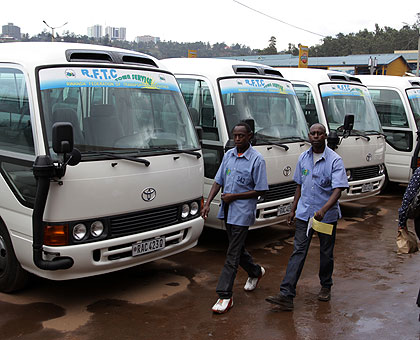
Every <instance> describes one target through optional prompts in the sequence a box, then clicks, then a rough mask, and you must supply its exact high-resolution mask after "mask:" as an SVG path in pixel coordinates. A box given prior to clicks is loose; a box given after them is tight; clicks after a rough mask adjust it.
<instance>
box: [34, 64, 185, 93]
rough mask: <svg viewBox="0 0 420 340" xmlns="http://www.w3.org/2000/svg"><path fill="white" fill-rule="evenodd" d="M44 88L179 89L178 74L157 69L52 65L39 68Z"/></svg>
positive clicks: (42, 88)
mask: <svg viewBox="0 0 420 340" xmlns="http://www.w3.org/2000/svg"><path fill="white" fill-rule="evenodd" d="M39 76H40V77H39V78H40V88H41V90H48V89H55V88H66V87H116V88H142V89H152V90H170V91H177V92H178V91H179V90H178V86H177V83H176V80H175V78H174V77H168V75H164V74H160V73H157V72H147V71H138V70H127V69H113V68H89V67H72V68H50V69H42V70H40V72H39Z"/></svg>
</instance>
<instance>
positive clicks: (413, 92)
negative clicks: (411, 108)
mask: <svg viewBox="0 0 420 340" xmlns="http://www.w3.org/2000/svg"><path fill="white" fill-rule="evenodd" d="M407 95H408V98H409V99H419V98H420V89H410V90H407Z"/></svg>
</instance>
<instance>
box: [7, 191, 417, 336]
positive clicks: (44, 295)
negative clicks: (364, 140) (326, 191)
mask: <svg viewBox="0 0 420 340" xmlns="http://www.w3.org/2000/svg"><path fill="white" fill-rule="evenodd" d="M403 192H404V188H403V187H397V186H395V187H392V188H391V189H390V190H388V192H387V193H386V194H383V195H380V196H376V197H372V198H367V199H364V200H362V201H356V202H353V203H346V204H343V205H342V212H343V219H342V220H340V221H339V224H338V232H337V241H336V248H335V270H334V276H333V279H334V286H333V289H332V299H331V301H330V302H319V301H318V300H317V293H318V291H319V280H318V276H317V273H318V263H319V243H318V239H317V237H316V236H315V237H314V238H313V241H312V244H311V248H310V251H309V254H308V258H307V261H306V264H305V267H304V270H303V273H302V276H301V279H300V281H299V283H298V287H297V297H296V299H295V309H294V311H293V312H281V311H278V310H276V309H275V308H273V307H272V306H271V305H269V304H268V303H267V302H265V301H264V298H265V297H266V296H268V295H272V294H276V293H277V292H278V289H279V285H280V282H281V279H282V277H283V275H284V273H285V268H286V264H287V261H288V258H289V256H290V254H291V251H292V242H293V229H292V228H290V227H288V226H286V225H277V226H274V227H269V228H264V229H260V230H255V231H251V232H250V233H249V236H248V245H247V247H248V250H249V251H250V252H251V253H252V255H253V256H254V259H255V260H256V261H257V262H258V263H260V264H261V265H263V266H264V267H265V268H266V269H267V273H266V275H265V276H264V278H263V279H262V280H261V282H260V285H259V286H258V288H257V289H256V290H255V291H254V292H251V293H248V292H245V291H244V290H243V285H244V283H245V281H246V274H245V272H244V271H243V270H239V272H238V276H237V279H236V281H235V287H234V307H233V308H232V310H231V311H229V313H227V314H224V315H213V314H212V312H211V306H212V305H213V303H214V302H215V301H216V299H217V295H216V293H215V286H216V283H217V279H218V275H219V273H220V270H221V268H222V265H223V261H224V252H225V248H226V245H227V239H226V236H225V234H224V232H223V231H217V230H205V232H204V233H203V234H202V236H201V238H200V241H199V245H198V246H196V247H195V248H193V249H191V250H189V251H187V252H184V253H181V254H178V255H175V256H172V257H170V258H166V259H164V260H160V261H156V262H153V263H149V264H146V265H143V266H139V267H136V268H132V269H130V270H125V271H121V272H116V273H113V274H108V275H103V276H98V277H93V278H87V279H80V280H73V281H66V282H53V281H47V280H43V279H36V280H34V282H33V283H32V286H30V287H29V288H27V289H26V290H24V291H21V292H19V293H16V294H13V295H6V294H0V310H1V313H0V338H1V339H3V340H5V339H17V338H19V339H44V340H45V339H79V340H85V339H86V340H87V339H103V340H106V339H113V340H114V339H144V340H150V339H161V340H163V339H191V340H199V339H223V340H224V339H232V340H234V339H241V340H247V339H264V340H270V339H419V336H420V322H419V321H418V317H419V312H420V309H419V308H418V307H417V306H416V304H415V302H416V297H417V294H418V290H419V286H420V283H419V274H418V260H419V256H420V255H419V253H416V254H412V255H397V253H396V244H395V238H396V233H397V217H398V207H399V205H400V203H401V198H402V194H403ZM410 223H411V224H410V227H411V229H412V221H410Z"/></svg>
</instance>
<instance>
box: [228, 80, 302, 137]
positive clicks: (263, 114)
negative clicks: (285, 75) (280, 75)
mask: <svg viewBox="0 0 420 340" xmlns="http://www.w3.org/2000/svg"><path fill="white" fill-rule="evenodd" d="M220 89H221V93H222V101H223V106H224V113H225V117H226V122H227V128H228V130H229V131H232V129H233V127H234V126H235V125H236V124H237V123H239V122H240V121H241V120H245V119H253V120H254V123H255V137H256V140H257V143H258V142H260V143H264V140H266V141H267V140H268V141H275V140H282V141H284V142H287V141H296V139H298V140H299V139H307V136H308V128H307V125H306V121H305V118H304V115H303V112H302V109H301V107H300V105H299V101H298V100H297V98H296V95H295V92H294V90H293V86H292V85H291V84H290V83H288V82H285V81H280V80H273V79H257V78H254V79H253V78H235V79H222V80H220ZM258 136H260V139H258Z"/></svg>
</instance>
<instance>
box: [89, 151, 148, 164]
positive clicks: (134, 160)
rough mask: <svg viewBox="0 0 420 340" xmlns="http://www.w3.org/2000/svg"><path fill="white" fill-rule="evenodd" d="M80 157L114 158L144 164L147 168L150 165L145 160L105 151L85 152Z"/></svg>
mask: <svg viewBox="0 0 420 340" xmlns="http://www.w3.org/2000/svg"><path fill="white" fill-rule="evenodd" d="M82 155H93V156H94V155H99V156H107V157H110V158H114V159H125V160H127V161H132V162H136V163H142V164H144V165H146V166H149V165H150V162H149V161H148V160H147V159H143V158H136V157H131V156H126V155H121V154H115V153H112V152H106V151H85V152H82Z"/></svg>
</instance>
